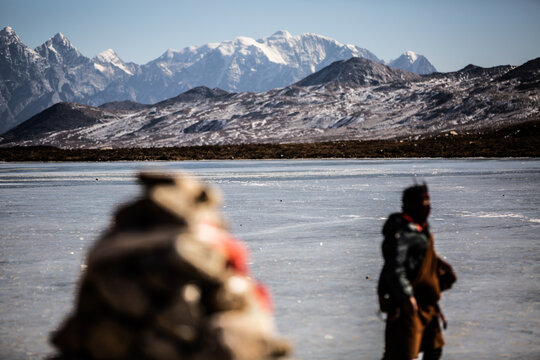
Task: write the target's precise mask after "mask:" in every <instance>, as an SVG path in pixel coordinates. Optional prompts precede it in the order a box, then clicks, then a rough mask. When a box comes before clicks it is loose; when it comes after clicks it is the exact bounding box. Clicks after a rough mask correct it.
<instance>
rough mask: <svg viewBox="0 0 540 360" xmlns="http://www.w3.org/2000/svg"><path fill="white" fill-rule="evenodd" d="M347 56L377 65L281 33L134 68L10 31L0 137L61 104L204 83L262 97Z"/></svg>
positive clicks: (1, 38)
mask: <svg viewBox="0 0 540 360" xmlns="http://www.w3.org/2000/svg"><path fill="white" fill-rule="evenodd" d="M351 57H364V58H367V59H370V60H373V61H376V62H380V63H382V60H380V59H378V58H377V57H376V56H375V55H374V54H372V53H371V52H369V51H368V50H366V49H362V48H360V47H358V46H355V45H345V44H341V43H339V42H337V41H336V40H333V39H330V38H327V37H324V36H321V35H316V34H302V35H297V36H293V35H291V34H289V33H288V32H287V31H278V32H277V33H275V34H273V35H272V36H269V37H265V38H262V39H259V40H254V39H251V38H248V37H238V38H236V39H233V40H229V41H223V42H221V43H214V44H206V45H203V46H199V47H196V46H191V47H187V48H184V49H182V50H167V51H166V52H165V53H164V54H162V55H161V56H160V57H158V58H157V59H155V60H153V61H150V62H149V63H147V64H144V65H137V64H134V63H127V62H124V61H123V60H122V59H120V58H119V57H118V55H117V54H116V53H115V52H114V50H112V49H108V50H105V51H104V52H102V53H100V54H98V55H97V56H95V57H94V58H92V59H90V58H87V57H85V56H84V55H82V54H81V53H80V52H79V51H78V50H77V49H76V48H75V47H74V46H73V44H71V42H70V41H69V40H68V39H67V38H66V37H65V36H64V35H63V34H61V33H58V34H56V35H55V36H53V37H52V38H51V39H49V40H47V41H46V42H45V43H44V44H43V45H40V46H38V47H37V48H36V49H35V50H32V49H29V48H28V47H26V46H25V45H24V43H23V42H22V41H21V39H20V38H19V37H18V36H17V35H16V34H15V32H14V31H13V29H11V28H9V27H7V28H5V29H3V30H1V31H0V75H1V77H0V133H2V132H4V131H6V130H8V129H10V128H12V127H14V126H15V125H17V124H19V123H21V122H22V121H24V120H26V119H28V118H29V117H30V116H32V115H34V114H36V113H38V112H39V111H41V110H43V109H46V108H47V107H49V106H51V105H53V104H55V103H58V102H62V101H64V102H77V103H81V104H86V105H100V104H103V103H106V102H111V101H124V100H130V101H134V102H139V103H146V104H153V103H156V102H159V101H162V100H165V99H168V98H171V97H173V96H176V95H178V94H179V93H182V92H184V91H186V90H189V89H191V88H193V87H196V86H202V85H204V86H207V87H210V88H214V87H219V88H222V89H224V90H226V91H250V92H261V91H266V90H269V89H272V88H280V87H284V86H287V85H290V84H292V83H294V82H296V81H299V80H301V79H302V78H304V77H305V76H307V75H309V74H311V73H313V72H315V71H318V70H320V69H321V68H323V67H325V66H327V65H330V64H331V63H332V62H334V61H337V60H346V59H349V58H351Z"/></svg>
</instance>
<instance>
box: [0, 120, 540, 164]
mask: <svg viewBox="0 0 540 360" xmlns="http://www.w3.org/2000/svg"><path fill="white" fill-rule="evenodd" d="M430 157H437V158H468V157H469V158H470V157H540V120H537V121H533V122H528V123H523V124H519V125H515V126H509V127H505V128H501V129H498V130H493V131H489V132H480V133H474V134H472V133H470V134H455V133H446V134H440V135H434V136H431V137H425V138H422V139H418V140H414V139H392V140H365V141H333V142H319V143H302V144H240V145H208V146H186V147H163V148H117V149H61V148H56V147H52V146H30V147H8V148H0V161H12V162H17V161H153V160H164V161H181V160H231V159H234V160H241V159H321V158H430Z"/></svg>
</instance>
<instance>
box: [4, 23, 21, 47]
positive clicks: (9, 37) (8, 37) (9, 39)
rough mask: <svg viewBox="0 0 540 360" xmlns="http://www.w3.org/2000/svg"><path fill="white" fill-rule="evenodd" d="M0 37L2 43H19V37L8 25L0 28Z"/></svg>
mask: <svg viewBox="0 0 540 360" xmlns="http://www.w3.org/2000/svg"><path fill="white" fill-rule="evenodd" d="M0 39H2V42H3V43H6V44H8V43H21V44H22V41H21V39H20V38H19V37H18V36H17V34H16V33H15V31H13V29H12V28H11V27H9V26H6V27H5V28H3V29H2V30H0Z"/></svg>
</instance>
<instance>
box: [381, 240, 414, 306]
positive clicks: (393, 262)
mask: <svg viewBox="0 0 540 360" xmlns="http://www.w3.org/2000/svg"><path fill="white" fill-rule="evenodd" d="M409 244H410V241H409V239H408V238H407V234H406V233H405V232H403V231H399V232H397V233H396V234H395V239H394V241H391V242H389V245H390V249H389V250H390V251H389V252H388V253H389V255H390V258H388V259H387V261H388V265H389V271H388V273H387V274H388V276H389V279H388V282H389V284H390V291H391V292H392V297H394V298H395V299H396V301H397V302H398V303H402V302H404V301H405V300H407V301H408V302H409V303H410V305H411V308H413V309H414V308H415V305H416V301H415V300H411V298H413V299H414V294H413V288H412V285H411V282H410V281H409V279H407V270H406V266H405V262H406V260H407V254H408V252H409Z"/></svg>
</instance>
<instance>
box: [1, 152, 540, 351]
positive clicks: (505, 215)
mask: <svg viewBox="0 0 540 360" xmlns="http://www.w3.org/2000/svg"><path fill="white" fill-rule="evenodd" d="M149 168H151V169H161V170H168V171H175V172H176V171H188V172H190V173H193V174H196V175H198V176H199V177H201V178H203V179H204V180H206V181H208V182H210V183H213V184H215V185H216V186H217V187H219V188H220V189H221V191H222V192H223V193H224V196H225V204H224V208H223V211H224V213H225V214H226V216H227V218H228V219H229V222H230V226H231V229H232V232H233V233H234V234H235V235H236V236H237V237H239V238H240V239H242V240H244V242H245V243H246V244H247V245H248V247H249V248H250V251H251V264H250V266H251V268H252V270H253V273H254V275H255V276H256V277H257V278H258V279H259V280H261V281H263V282H265V283H266V284H268V285H269V287H270V288H271V289H272V293H273V298H274V302H275V311H276V320H277V324H278V328H279V330H280V332H281V333H282V334H283V335H284V336H286V337H287V338H289V339H290V340H292V342H293V343H294V345H295V349H296V352H295V356H296V357H297V358H300V359H306V360H307V359H336V360H339V359H377V358H380V356H381V352H382V346H383V330H384V323H383V322H382V321H381V320H380V319H379V317H378V315H377V313H376V312H377V299H376V293H375V288H376V281H377V276H378V273H379V270H380V267H381V265H382V260H381V254H380V243H381V240H382V238H381V235H380V229H381V226H382V224H383V223H384V220H385V219H386V217H387V216H388V215H389V214H390V213H391V212H394V211H398V210H399V205H400V196H401V190H402V189H403V188H404V187H405V186H407V185H410V184H412V183H413V182H414V181H415V180H416V181H423V180H425V181H426V182H427V183H428V185H429V186H430V189H431V198H432V206H433V212H432V216H431V217H430V221H431V226H432V230H433V232H434V234H435V242H436V249H437V251H438V252H439V254H440V255H442V256H443V257H445V258H446V259H447V260H448V261H449V262H450V263H451V264H452V265H453V266H454V268H455V270H456V272H457V274H458V283H457V284H456V285H455V287H454V288H453V289H452V290H450V291H449V292H447V293H445V294H444V296H443V301H442V307H443V309H444V311H445V314H446V316H447V318H448V320H449V328H448V330H447V331H446V332H445V338H446V342H447V345H446V347H445V350H444V355H443V358H444V359H534V358H540V342H539V341H538V339H539V338H540V330H539V329H540V285H539V284H540V261H539V260H540V237H539V236H538V233H539V232H540V211H539V205H540V186H539V185H540V161H538V160H509V159H498V160H441V159H435V160H428V159H425V160H424V159H415V160H297V161H290V160H287V161H203V162H155V163H142V162H119V163H46V164H44V163H24V164H22V163H21V164H18V163H17V164H14V163H3V164H0V239H1V240H0V318H1V322H0V358H2V359H35V358H43V357H44V356H46V355H47V354H50V352H51V350H52V349H51V348H50V347H49V345H48V343H47V339H48V336H49V333H50V332H51V331H52V330H54V329H55V328H56V327H57V326H58V325H59V323H60V322H61V321H62V319H63V318H64V317H65V315H66V314H67V313H68V312H69V311H70V310H71V309H72V302H73V297H74V292H75V290H76V285H77V283H76V282H77V279H78V277H79V273H80V271H81V265H82V264H83V259H84V254H85V250H86V249H87V248H88V247H89V246H90V245H91V243H92V242H93V240H95V239H96V238H97V237H98V236H99V234H100V232H101V231H103V230H104V229H105V228H106V226H107V224H108V222H109V220H110V215H111V213H112V211H113V210H114V208H115V207H116V206H117V205H119V204H121V203H122V202H125V201H127V200H129V199H131V198H132V197H133V196H135V195H136V194H138V191H139V188H138V185H137V184H136V182H135V174H136V173H137V172H138V171H139V170H140V169H149Z"/></svg>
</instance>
